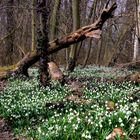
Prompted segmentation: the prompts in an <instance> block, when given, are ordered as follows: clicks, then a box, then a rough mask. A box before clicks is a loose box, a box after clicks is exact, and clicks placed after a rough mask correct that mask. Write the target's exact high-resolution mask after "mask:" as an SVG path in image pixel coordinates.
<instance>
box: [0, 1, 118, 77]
mask: <svg viewBox="0 0 140 140" xmlns="http://www.w3.org/2000/svg"><path fill="white" fill-rule="evenodd" d="M108 4H109V1H108V2H107V4H106V6H105V7H104V9H103V10H102V12H101V14H100V16H99V18H98V19H97V20H96V21H95V22H94V23H93V24H91V25H88V26H84V27H82V28H80V29H79V30H77V31H75V32H73V33H71V34H70V35H67V36H64V37H61V38H57V39H55V40H53V41H51V42H49V47H48V48H46V49H48V54H49V55H50V54H52V53H55V52H57V51H59V50H61V49H63V48H68V47H69V46H70V45H72V44H74V43H78V42H81V41H83V40H84V39H86V38H88V37H95V38H100V35H101V31H102V27H103V24H104V23H105V22H106V20H108V19H109V18H112V16H113V12H114V10H115V9H116V8H117V5H116V3H113V4H112V5H111V6H110V7H109V8H108ZM39 58H40V54H39V53H37V52H36V51H35V52H31V53H29V54H27V55H26V56H25V57H24V58H23V59H22V60H21V61H20V62H19V63H18V64H17V67H16V69H14V70H12V71H10V72H8V73H6V74H4V75H1V78H2V77H9V76H11V75H19V74H22V75H25V76H28V68H29V67H31V66H32V65H33V64H34V63H36V62H37V61H38V60H39Z"/></svg>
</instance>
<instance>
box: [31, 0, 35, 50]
mask: <svg viewBox="0 0 140 140" xmlns="http://www.w3.org/2000/svg"><path fill="white" fill-rule="evenodd" d="M31 19H32V23H31V25H32V44H31V51H32V52H33V51H35V0H32V10H31Z"/></svg>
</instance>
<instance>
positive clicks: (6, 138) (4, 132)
mask: <svg viewBox="0 0 140 140" xmlns="http://www.w3.org/2000/svg"><path fill="white" fill-rule="evenodd" d="M6 83H7V82H6V81H5V80H2V81H0V91H2V90H3V89H4V87H5V86H6ZM0 140H13V133H12V129H11V127H10V125H9V124H8V123H7V122H6V121H5V119H4V118H0Z"/></svg>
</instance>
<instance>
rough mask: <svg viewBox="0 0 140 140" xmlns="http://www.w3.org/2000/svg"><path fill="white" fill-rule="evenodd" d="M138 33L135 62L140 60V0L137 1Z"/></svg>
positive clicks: (135, 43) (135, 44)
mask: <svg viewBox="0 0 140 140" xmlns="http://www.w3.org/2000/svg"><path fill="white" fill-rule="evenodd" d="M135 29H136V31H135V39H134V54H133V61H137V60H138V59H140V57H139V54H140V0H136V28H135Z"/></svg>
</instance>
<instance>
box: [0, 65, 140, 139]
mask: <svg viewBox="0 0 140 140" xmlns="http://www.w3.org/2000/svg"><path fill="white" fill-rule="evenodd" d="M103 69H106V68H103ZM99 71H100V68H97V67H96V68H95V69H91V67H90V69H89V68H87V69H84V70H82V69H78V70H77V71H76V72H75V73H73V74H72V75H77V76H79V75H80V76H87V77H90V76H95V75H96V77H97V76H98V74H99ZM106 71H107V72H108V75H110V72H111V71H112V69H110V68H108V69H106ZM31 73H36V72H34V70H33V71H31ZM116 73H118V70H117V71H116ZM116 73H114V74H113V75H112V76H111V77H113V76H114V75H116ZM104 75H105V72H104V71H102V74H101V75H100V76H104ZM87 84H89V85H90V89H89V88H86V89H85V91H83V92H84V94H85V95H84V98H87V99H88V100H89V101H94V102H91V103H90V102H89V104H81V105H74V104H73V102H70V103H66V106H65V107H64V108H61V109H58V110H57V109H52V108H51V107H50V108H46V106H45V105H46V103H47V102H57V101H63V99H64V98H65V97H66V96H67V95H69V91H70V89H69V87H68V86H64V87H62V86H60V85H59V84H58V83H56V84H55V85H53V86H54V87H53V88H52V89H50V88H49V87H47V88H40V87H39V83H38V79H37V75H36V76H35V78H34V79H32V80H25V81H22V80H14V81H11V83H10V84H9V85H8V86H7V88H6V89H5V90H4V91H3V93H1V94H0V114H1V115H3V116H4V117H6V118H8V119H10V120H11V121H13V123H14V124H15V126H16V127H17V128H15V129H16V130H17V131H19V133H20V132H22V133H24V135H28V136H31V137H33V138H35V139H38V140H41V139H101V140H102V139H104V138H105V137H106V136H107V135H108V134H109V132H111V131H112V129H113V128H115V127H121V128H123V129H124V130H127V131H128V132H127V134H131V135H132V134H133V133H135V134H138V133H139V128H138V124H139V123H140V112H139V110H140V101H139V99H137V98H136V99H135V98H134V97H133V96H132V93H133V92H134V91H135V90H137V89H139V88H140V87H136V86H134V85H132V84H131V83H129V82H128V83H123V84H120V85H116V84H113V83H112V84H109V83H95V82H94V81H92V82H91V81H89V82H88V81H87ZM108 101H112V102H113V103H114V107H113V110H110V107H109V106H107V103H108ZM24 122H26V123H25V124H24Z"/></svg>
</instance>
